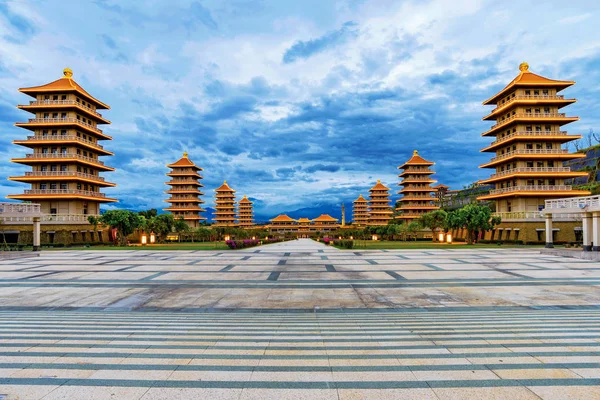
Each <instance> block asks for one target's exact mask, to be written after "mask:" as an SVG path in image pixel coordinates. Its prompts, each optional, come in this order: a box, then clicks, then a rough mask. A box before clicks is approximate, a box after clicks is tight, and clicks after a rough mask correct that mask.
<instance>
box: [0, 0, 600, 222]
mask: <svg viewBox="0 0 600 400" xmlns="http://www.w3.org/2000/svg"><path fill="white" fill-rule="evenodd" d="M599 8H600V6H599V3H598V2H597V1H596V0H591V1H584V0H579V1H573V2H565V1H562V0H561V1H545V2H540V1H518V2H517V1H496V0H494V1H484V0H452V1H450V0H441V1H436V0H431V1H421V0H419V1H400V0H390V1H384V0H382V1H361V0H339V1H333V0H331V1H330V0H304V1H281V0H227V1H223V0H214V1H213V0H204V1H188V2H186V1H179V0H178V1H168V2H167V1H150V0H144V1H143V2H142V1H135V2H134V1H110V0H106V1H104V0H96V1H91V0H81V1H75V0H73V1H58V0H56V1H54V0H48V1H41V0H23V1H20V0H0V127H1V129H0V132H1V133H0V170H1V171H2V173H1V174H0V178H2V181H1V183H0V196H1V197H4V196H6V195H7V194H10V193H19V192H21V191H22V190H23V189H24V188H25V187H26V186H25V185H24V184H20V183H15V182H9V181H6V179H5V177H6V176H9V175H20V174H22V173H23V171H24V170H25V168H24V166H21V165H18V164H11V163H10V162H9V159H10V158H11V157H14V156H18V155H22V154H24V153H26V149H24V148H23V149H21V148H18V147H19V146H15V145H12V144H11V141H12V140H13V139H16V138H24V137H25V136H26V134H27V131H25V130H23V129H20V128H16V127H14V126H13V123H14V122H16V121H23V120H25V119H26V118H28V114H27V113H26V112H23V111H20V110H17V109H16V108H15V106H16V105H17V104H23V103H26V102H27V101H29V98H28V96H25V95H23V94H20V93H19V92H18V91H17V88H19V87H23V86H34V85H39V84H43V83H47V82H50V81H52V80H55V79H57V78H59V77H61V76H62V70H63V68H65V67H70V68H71V69H72V70H73V72H74V79H75V80H76V81H77V82H78V83H79V84H81V85H82V86H83V87H84V88H86V89H87V90H88V91H89V92H90V93H91V94H92V95H94V96H95V97H97V98H98V99H100V100H102V101H104V102H105V103H107V104H109V105H110V106H111V108H112V109H111V110H108V111H106V112H105V113H104V115H105V116H106V117H107V118H108V119H110V120H111V121H112V122H113V123H112V125H110V126H107V127H105V132H106V133H108V134H109V135H111V136H113V137H114V141H112V142H110V143H106V147H108V148H109V149H111V150H112V151H114V153H115V156H114V157H112V158H111V159H110V160H107V163H108V164H109V165H113V166H115V167H116V168H117V171H116V172H113V173H107V174H105V175H106V176H107V178H109V180H112V181H113V182H116V183H117V184H118V187H117V188H114V189H107V190H106V193H107V194H109V195H110V196H112V197H117V198H118V199H119V200H120V203H118V205H117V206H118V207H123V208H130V209H142V208H149V207H158V208H160V207H163V206H164V204H165V203H163V200H164V198H165V194H164V193H163V191H164V190H165V189H166V187H165V185H164V182H165V181H166V180H167V179H166V177H165V176H164V174H165V173H166V172H167V169H166V168H165V164H166V163H168V162H172V161H175V160H177V159H178V158H179V157H180V156H181V154H182V152H183V151H188V152H189V154H190V158H191V159H192V160H193V161H194V162H195V163H196V164H198V165H199V166H201V167H202V168H204V177H205V179H204V181H203V183H204V184H205V186H206V187H205V189H206V190H205V192H206V195H205V200H206V201H207V205H208V206H210V205H211V204H212V201H213V193H214V192H213V190H214V189H215V188H216V187H217V186H218V185H219V184H220V183H222V181H223V180H224V179H227V181H228V183H230V184H231V186H232V187H233V188H234V189H236V190H237V191H238V193H239V194H240V195H244V194H247V195H248V196H249V197H251V198H254V199H256V204H257V208H258V210H257V211H258V212H259V213H262V214H276V213H278V212H280V211H286V210H294V209H298V208H303V207H309V206H314V205H317V204H328V203H332V204H339V203H340V202H341V201H346V202H349V201H351V200H353V199H354V198H356V197H357V196H358V194H359V193H363V194H367V190H368V188H369V187H370V186H372V185H373V184H374V183H375V181H376V180H377V179H381V180H382V182H384V183H385V184H388V185H390V186H391V187H392V188H393V190H394V192H395V191H396V190H397V186H396V185H397V183H398V178H397V173H398V170H397V167H398V165H400V164H402V163H403V162H404V161H405V160H406V159H408V158H409V157H410V155H411V154H412V151H413V149H418V150H419V151H420V154H421V155H422V156H424V157H425V158H427V159H429V160H432V161H435V162H436V166H435V169H436V172H437V174H436V178H437V179H438V180H439V181H440V182H442V183H444V184H447V185H450V186H451V187H453V188H460V187H462V186H463V185H467V184H469V183H471V182H473V181H475V180H477V179H480V178H483V177H485V176H486V175H487V174H489V171H486V170H481V169H479V168H478V165H479V164H480V163H482V162H483V161H485V160H486V159H488V158H489V155H486V154H483V153H479V149H480V148H482V147H484V145H485V144H486V143H489V139H486V138H481V137H480V133H481V132H483V131H485V130H486V129H487V128H488V127H489V126H490V125H491V124H490V122H484V121H481V117H483V116H484V115H485V114H487V113H488V112H489V111H490V109H489V108H487V107H485V106H482V105H481V102H482V101H483V100H485V99H486V98H488V97H490V96H491V95H492V94H494V93H495V92H497V91H498V90H500V89H501V88H502V87H504V86H505V85H506V84H507V83H508V82H509V81H510V80H511V79H513V78H514V77H515V76H516V75H517V73H518V65H519V63H521V62H522V61H527V62H528V63H529V64H530V70H531V71H533V72H536V73H539V74H542V75H545V76H548V77H550V78H560V79H573V80H575V81H577V85H575V86H574V87H573V88H570V89H568V90H567V91H566V92H565V94H568V95H569V96H572V97H575V98H577V99H578V100H579V101H578V103H576V104H575V105H573V106H570V107H569V109H568V111H569V114H571V115H577V116H580V117H581V121H580V122H577V123H573V124H571V125H570V126H569V130H570V131H571V132H574V133H587V132H588V131H589V130H590V129H595V131H596V132H599V131H600V112H599V109H598V105H599V104H600V96H599V95H600V34H598V32H599V31H598V21H599V17H600V10H599ZM396 197H397V196H396Z"/></svg>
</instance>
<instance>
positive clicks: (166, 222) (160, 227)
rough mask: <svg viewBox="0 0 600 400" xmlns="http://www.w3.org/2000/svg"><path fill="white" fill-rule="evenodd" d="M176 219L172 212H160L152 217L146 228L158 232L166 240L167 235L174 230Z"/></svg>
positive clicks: (160, 237)
mask: <svg viewBox="0 0 600 400" xmlns="http://www.w3.org/2000/svg"><path fill="white" fill-rule="evenodd" d="M174 224H175V220H174V218H173V215H172V214H160V215H157V216H156V217H152V218H150V220H149V221H148V223H147V227H146V229H149V230H151V231H153V232H154V233H156V234H157V235H158V237H159V239H160V240H161V241H164V240H165V239H166V237H167V235H168V234H169V233H171V232H173V226H174Z"/></svg>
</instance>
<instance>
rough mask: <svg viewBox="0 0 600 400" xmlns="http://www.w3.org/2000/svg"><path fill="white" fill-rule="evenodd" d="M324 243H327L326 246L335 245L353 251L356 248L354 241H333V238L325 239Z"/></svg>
mask: <svg viewBox="0 0 600 400" xmlns="http://www.w3.org/2000/svg"><path fill="white" fill-rule="evenodd" d="M323 243H325V244H326V245H333V246H335V247H340V248H343V249H351V248H353V247H354V241H353V240H345V239H341V240H340V239H333V238H329V237H325V238H323Z"/></svg>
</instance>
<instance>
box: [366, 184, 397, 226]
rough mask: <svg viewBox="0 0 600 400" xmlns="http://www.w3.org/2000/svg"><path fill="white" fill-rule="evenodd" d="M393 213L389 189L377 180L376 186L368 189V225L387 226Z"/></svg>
mask: <svg viewBox="0 0 600 400" xmlns="http://www.w3.org/2000/svg"><path fill="white" fill-rule="evenodd" d="M393 213H394V212H393V211H392V206H391V205H390V188H389V187H387V186H385V185H383V184H382V183H381V181H379V180H378V181H377V184H376V185H375V186H373V187H372V188H371V189H369V225H374V226H376V225H387V223H388V221H390V220H391V219H392V214H393Z"/></svg>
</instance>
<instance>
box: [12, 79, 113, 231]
mask: <svg viewBox="0 0 600 400" xmlns="http://www.w3.org/2000/svg"><path fill="white" fill-rule="evenodd" d="M63 75H64V76H63V77H62V78H60V79H58V80H56V81H53V82H50V83H48V84H45V85H42V86H33V87H27V88H21V89H19V91H20V92H21V93H24V94H26V95H29V96H31V97H33V98H34V100H33V101H30V102H29V104H27V105H19V106H18V108H20V109H22V110H25V111H27V112H29V113H31V114H33V118H30V119H29V120H28V121H27V122H17V123H16V124H15V126H18V127H20V128H24V129H27V130H29V131H31V133H32V135H31V136H27V138H26V139H20V140H15V141H14V142H13V143H14V144H17V145H20V146H24V147H28V148H30V149H31V150H32V153H30V154H27V155H26V156H25V157H15V158H13V159H12V160H11V161H12V162H14V163H19V164H24V165H28V166H31V171H28V172H25V174H24V175H22V176H11V177H10V178H8V179H9V180H13V181H18V182H23V183H27V184H30V185H31V188H30V189H26V190H25V191H24V193H22V194H11V195H9V196H7V198H9V199H17V200H23V201H29V202H34V203H39V204H40V205H41V212H42V213H43V214H50V215H56V216H59V218H58V219H60V220H66V219H68V221H69V222H72V223H85V224H87V217H88V216H89V215H99V214H100V204H102V203H106V202H115V201H117V200H116V199H113V198H109V197H106V195H105V194H104V193H102V192H101V191H100V190H101V188H103V187H110V186H116V185H115V184H114V183H110V182H108V181H106V180H105V179H104V177H101V176H100V173H101V172H105V171H114V168H111V167H109V166H107V165H105V164H104V162H102V161H100V160H99V157H101V156H112V155H113V153H112V152H110V151H108V150H106V149H105V148H104V147H103V146H101V145H100V144H99V143H100V141H103V140H112V137H110V136H108V135H106V134H105V133H104V132H103V131H102V130H101V129H99V128H98V125H101V124H110V121H109V120H107V119H106V118H104V117H103V116H102V115H101V114H100V113H98V111H97V110H108V109H110V107H109V106H108V105H106V104H104V103H103V102H101V101H100V100H98V99H96V98H94V97H93V96H92V95H90V94H89V93H88V92H86V91H85V90H84V89H83V88H82V87H81V86H79V84H78V83H77V82H75V80H73V72H72V71H71V70H70V69H69V68H65V70H64V71H63ZM67 216H68V217H67Z"/></svg>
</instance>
